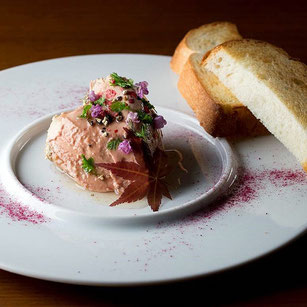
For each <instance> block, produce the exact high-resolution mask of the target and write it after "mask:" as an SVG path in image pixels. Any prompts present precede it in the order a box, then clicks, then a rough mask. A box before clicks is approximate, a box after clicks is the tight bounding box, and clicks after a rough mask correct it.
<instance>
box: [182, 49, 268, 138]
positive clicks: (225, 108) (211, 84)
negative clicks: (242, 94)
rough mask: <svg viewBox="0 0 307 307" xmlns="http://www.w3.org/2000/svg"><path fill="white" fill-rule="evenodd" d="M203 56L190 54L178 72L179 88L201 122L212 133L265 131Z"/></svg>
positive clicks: (259, 133) (234, 133)
mask: <svg viewBox="0 0 307 307" xmlns="http://www.w3.org/2000/svg"><path fill="white" fill-rule="evenodd" d="M202 58H203V56H202V55H201V54H199V53H194V54H191V55H190V56H189V58H188V60H187V62H186V64H185V65H184V68H183V70H182V72H181V74H180V76H179V80H178V90H179V92H180V93H181V95H182V96H183V97H184V98H185V100H186V101H187V102H188V104H189V105H190V107H191V108H192V109H193V111H194V113H195V116H196V117H197V119H198V120H199V122H200V125H201V126H202V127H203V128H204V129H205V130H206V131H207V132H208V133H210V134H211V135H213V136H215V137H216V136H247V135H249V136H252V135H263V134H267V133H268V132H267V130H266V129H265V127H264V126H263V125H262V124H261V123H260V122H259V121H258V120H257V119H256V118H255V117H254V116H253V114H252V113H251V112H250V111H249V110H248V109H247V108H246V107H245V106H243V104H242V103H241V102H240V101H239V100H238V99H237V98H236V97H235V96H234V95H233V93H232V92H231V91H230V90H229V89H228V88H226V87H225V86H224V85H223V84H222V83H221V82H220V81H219V80H218V78H216V76H215V75H214V74H213V73H211V72H209V71H207V70H206V69H205V68H204V67H203V66H202V65H201V61H202Z"/></svg>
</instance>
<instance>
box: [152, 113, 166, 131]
mask: <svg viewBox="0 0 307 307" xmlns="http://www.w3.org/2000/svg"><path fill="white" fill-rule="evenodd" d="M154 124H155V128H156V129H161V128H163V127H164V126H165V125H166V124H167V121H166V120H165V119H164V117H163V116H162V115H157V116H156V117H155V118H154Z"/></svg>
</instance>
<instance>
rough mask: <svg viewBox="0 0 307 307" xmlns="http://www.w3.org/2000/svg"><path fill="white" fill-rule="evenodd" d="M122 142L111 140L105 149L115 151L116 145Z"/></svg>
mask: <svg viewBox="0 0 307 307" xmlns="http://www.w3.org/2000/svg"><path fill="white" fill-rule="evenodd" d="M121 142H122V140H121V139H113V140H111V141H110V142H108V144H107V148H108V149H109V150H116V149H117V147H118V145H119V144H120V143H121Z"/></svg>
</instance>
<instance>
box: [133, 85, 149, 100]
mask: <svg viewBox="0 0 307 307" xmlns="http://www.w3.org/2000/svg"><path fill="white" fill-rule="evenodd" d="M135 86H136V93H137V95H138V96H139V97H140V98H144V95H148V93H149V91H148V88H147V86H148V82H146V81H142V82H139V83H135Z"/></svg>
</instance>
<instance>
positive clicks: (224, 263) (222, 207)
mask: <svg viewBox="0 0 307 307" xmlns="http://www.w3.org/2000/svg"><path fill="white" fill-rule="evenodd" d="M169 60H170V58H169V57H164V56H151V55H127V54H112V55H110V54H106V55H93V56H81V57H71V58H62V59H56V60H50V61H44V62H38V63H34V64H28V65H23V66H20V67H16V68H12V69H8V70H5V71H2V72H1V73H0V103H1V109H2V112H1V114H0V117H1V118H0V131H1V139H0V143H1V161H0V163H1V170H2V171H1V174H0V176H1V192H0V251H1V252H0V267H1V268H2V269H5V270H8V271H12V272H16V273H19V274H23V275H27V276H33V277H37V278H42V279H48V280H54V281H61V282H69V283H76V284H88V285H133V284H146V283H154V282H164V281H171V280H178V279H183V278H190V277H195V276H200V275H206V274H210V273H213V272H216V271H220V270H224V269H227V268H230V267H233V266H235V265H239V264H242V263H245V262H247V261H250V260H252V259H255V258H257V257H259V256H261V255H264V254H266V253H268V252H270V251H272V250H274V249H276V248H278V247H280V246H282V245H283V244H285V243H287V242H289V241H290V240H292V239H293V238H295V237H297V236H298V235H299V234H301V233H302V232H303V231H305V230H306V225H307V223H306V221H307V203H306V194H307V180H306V176H305V174H304V173H303V172H302V170H301V169H300V165H299V164H298V163H297V162H296V160H295V159H294V158H293V157H292V155H291V154H289V153H288V151H287V150H286V149H285V148H284V147H283V146H282V145H281V144H280V143H279V142H278V141H277V140H276V139H274V138H273V137H272V136H266V137H259V138H253V139H249V140H241V141H237V142H236V143H234V144H233V148H234V151H235V155H236V157H237V158H236V159H237V160H238V165H239V170H240V174H241V175H240V176H241V177H240V178H243V180H242V179H240V180H239V182H240V185H239V187H238V188H237V190H236V193H235V194H233V195H232V196H230V197H228V198H227V199H226V200H219V201H217V200H216V197H217V196H218V195H219V194H220V193H221V192H222V191H223V189H227V188H228V187H229V185H230V184H231V182H232V180H233V178H234V176H235V168H236V161H235V159H234V155H233V154H232V152H231V149H230V148H229V146H228V143H227V142H226V141H225V140H223V139H212V138H211V137H210V136H209V135H207V134H206V133H205V132H204V131H203V130H202V128H200V127H199V126H198V124H197V121H196V120H195V119H193V118H191V117H190V116H189V115H192V112H191V110H190V109H189V107H188V106H187V105H186V103H185V102H184V101H183V99H182V98H181V96H180V95H179V93H178V91H177V88H176V82H177V77H176V76H175V75H174V74H173V73H172V72H171V70H170V69H169ZM114 71H115V72H118V73H119V74H121V75H126V76H129V77H131V78H133V79H134V80H136V81H142V80H147V81H148V82H149V85H150V87H149V89H150V95H149V99H150V100H151V101H152V103H153V104H155V105H158V106H159V107H158V111H159V112H160V113H161V114H162V113H163V115H165V117H166V119H167V120H168V121H169V124H168V125H167V126H166V129H165V145H166V147H168V148H170V147H177V148H178V149H180V150H181V151H183V152H184V153H185V161H184V165H185V167H186V168H187V169H188V170H189V174H188V175H184V174H181V176H182V186H181V187H180V188H179V189H177V190H175V189H172V194H173V196H174V200H173V201H167V200H163V203H162V206H161V210H160V211H159V212H158V213H152V212H151V211H150V210H149V208H148V207H146V206H145V207H144V206H143V204H144V202H143V203H142V202H140V203H139V204H137V205H138V206H139V208H126V207H125V206H121V207H118V208H117V207H115V208H109V207H108V206H106V205H107V204H108V203H109V202H110V201H112V198H114V196H112V195H111V194H103V195H99V194H97V193H94V196H92V195H91V194H92V193H89V192H87V191H83V190H80V189H78V188H77V187H76V186H75V185H74V184H73V183H72V182H71V181H70V180H69V179H68V178H66V177H65V176H64V175H63V174H60V173H59V172H58V171H57V170H56V169H55V168H54V167H53V165H52V164H51V163H50V162H48V161H45V160H44V159H43V145H44V138H45V131H46V127H47V126H48V124H49V122H50V116H51V114H52V113H54V112H58V111H59V110H60V111H61V110H64V109H66V108H73V107H75V106H77V105H79V104H80V101H79V99H80V98H81V97H82V96H83V94H84V92H85V91H86V89H87V86H88V82H89V80H91V79H95V78H97V77H99V76H101V75H107V74H109V73H111V72H114ZM41 116H42V117H43V118H42V119H39V120H37V118H39V117H41ZM17 178H18V179H19V180H20V181H21V182H22V183H23V184H24V185H26V186H27V187H28V189H29V190H31V191H32V193H29V191H28V190H27V189H25V188H24V187H23V186H22V185H21V184H20V183H19V181H17ZM210 202H211V205H210V206H209V207H208V206H207V205H208V204H209V203H210ZM201 206H203V207H204V208H203V209H201V210H200V211H197V212H196V213H191V212H192V211H193V210H196V209H199V208H200V207H201ZM130 207H131V206H130ZM188 214H189V215H188Z"/></svg>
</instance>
